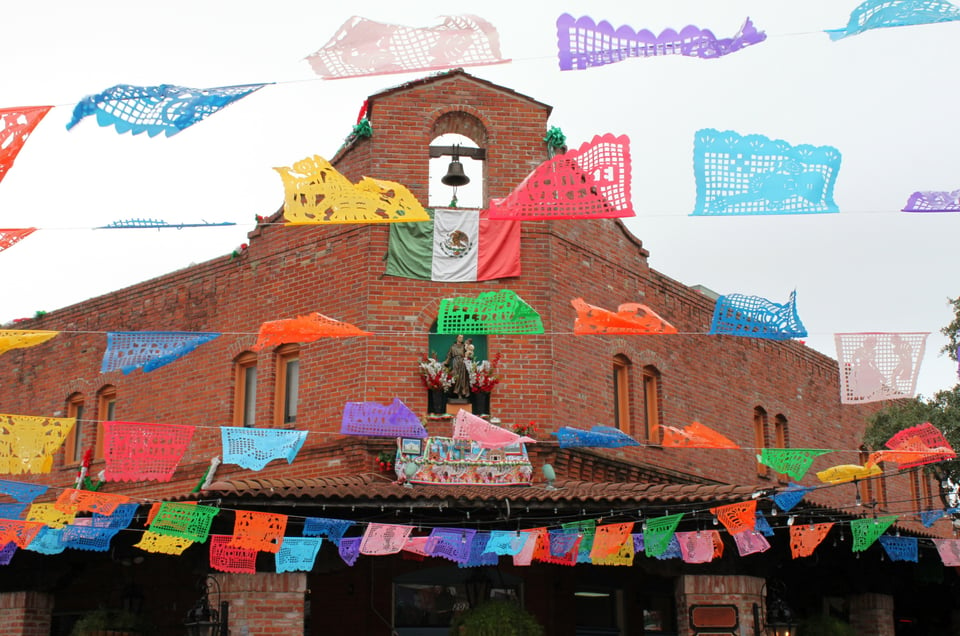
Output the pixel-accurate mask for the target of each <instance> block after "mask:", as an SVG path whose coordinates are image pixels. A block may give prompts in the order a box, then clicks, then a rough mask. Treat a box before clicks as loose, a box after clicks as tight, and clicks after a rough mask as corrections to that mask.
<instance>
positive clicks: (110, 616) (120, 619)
mask: <svg viewBox="0 0 960 636" xmlns="http://www.w3.org/2000/svg"><path fill="white" fill-rule="evenodd" d="M146 633H147V632H146V623H145V621H144V620H143V619H142V618H141V617H140V616H139V615H137V614H134V613H133V612H129V611H127V610H122V609H108V608H103V607H101V608H99V609H95V610H92V611H90V612H87V613H86V614H84V615H83V616H81V617H80V620H78V621H77V622H76V623H74V624H73V630H71V632H70V636H142V635H143V634H146Z"/></svg>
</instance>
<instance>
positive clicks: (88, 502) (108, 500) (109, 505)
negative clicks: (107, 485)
mask: <svg viewBox="0 0 960 636" xmlns="http://www.w3.org/2000/svg"><path fill="white" fill-rule="evenodd" d="M129 501H130V497H128V496H126V495H117V494H113V493H106V492H93V491H91V490H77V489H75V488H65V489H64V490H63V491H62V492H61V493H60V496H58V497H57V501H56V503H54V505H55V506H56V507H57V509H59V510H62V511H64V512H96V513H98V514H101V515H111V514H113V513H114V511H115V510H116V509H117V506H119V505H121V504H125V503H128V502H129Z"/></svg>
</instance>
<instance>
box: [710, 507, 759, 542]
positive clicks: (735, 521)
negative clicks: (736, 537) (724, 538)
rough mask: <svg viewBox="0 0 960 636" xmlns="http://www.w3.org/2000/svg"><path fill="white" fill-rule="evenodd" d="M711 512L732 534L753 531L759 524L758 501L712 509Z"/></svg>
mask: <svg viewBox="0 0 960 636" xmlns="http://www.w3.org/2000/svg"><path fill="white" fill-rule="evenodd" d="M710 512H711V513H712V514H713V515H714V516H715V517H716V518H717V520H718V521H720V523H722V524H723V527H724V528H726V529H727V532H729V533H730V534H738V533H740V532H746V531H748V530H753V529H754V527H755V526H756V524H757V500H756V499H751V500H750V501H741V502H739V503H732V504H727V505H725V506H717V507H716V508H711V509H710Z"/></svg>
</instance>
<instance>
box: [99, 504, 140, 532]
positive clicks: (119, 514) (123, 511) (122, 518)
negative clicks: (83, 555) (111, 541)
mask: <svg viewBox="0 0 960 636" xmlns="http://www.w3.org/2000/svg"><path fill="white" fill-rule="evenodd" d="M139 508H140V504H137V503H125V504H120V505H119V506H117V507H116V508H115V509H114V510H113V512H111V513H110V514H108V515H102V514H100V513H99V512H95V513H93V517H92V521H91V522H90V525H92V526H94V527H97V528H116V529H118V530H123V529H124V528H128V527H129V526H130V523H131V522H132V521H133V517H134V515H136V514H137V510H139Z"/></svg>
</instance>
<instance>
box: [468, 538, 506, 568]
mask: <svg viewBox="0 0 960 636" xmlns="http://www.w3.org/2000/svg"><path fill="white" fill-rule="evenodd" d="M489 534H490V533H488V532H478V533H477V535H476V536H475V537H473V541H471V542H470V556H469V557H468V558H467V560H466V562H465V563H458V564H457V567H461V568H479V567H484V566H488V565H497V564H498V563H499V562H500V557H499V556H498V555H496V554H494V553H492V552H486V551H485V548H486V545H487V542H488V541H489V539H490V537H489V536H488V535H489Z"/></svg>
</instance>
